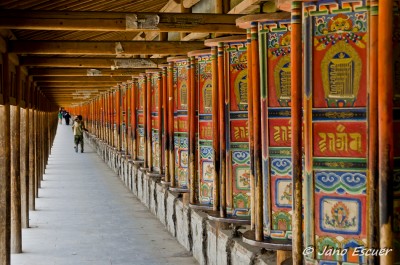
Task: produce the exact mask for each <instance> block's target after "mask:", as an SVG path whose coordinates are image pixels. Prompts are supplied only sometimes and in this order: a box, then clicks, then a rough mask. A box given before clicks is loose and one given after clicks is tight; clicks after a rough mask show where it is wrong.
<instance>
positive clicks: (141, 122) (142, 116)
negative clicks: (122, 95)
mask: <svg viewBox="0 0 400 265" xmlns="http://www.w3.org/2000/svg"><path fill="white" fill-rule="evenodd" d="M146 82H147V80H146V75H144V74H141V75H140V76H139V77H138V79H137V93H136V95H137V97H136V117H137V120H136V133H137V137H136V144H137V147H136V150H137V160H139V161H141V162H142V163H144V161H145V157H146V131H145V130H146V111H145V109H146V104H145V96H146ZM144 167H146V166H144Z"/></svg>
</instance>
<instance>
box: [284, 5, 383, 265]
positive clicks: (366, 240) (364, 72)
mask: <svg viewBox="0 0 400 265" xmlns="http://www.w3.org/2000/svg"><path fill="white" fill-rule="evenodd" d="M300 6H301V3H300ZM300 6H299V7H300ZM301 10H303V12H301ZM302 14H304V18H303V22H302V26H303V28H304V29H305V30H304V31H303V32H304V35H303V40H304V54H303V58H305V61H304V67H303V78H304V91H303V98H304V153H305V163H304V176H303V179H304V180H303V185H304V190H303V198H304V211H303V216H304V226H303V227H304V231H303V238H304V241H305V242H304V244H303V245H304V246H314V247H315V251H314V252H313V253H309V254H307V255H305V260H306V264H315V262H319V264H327V263H329V262H330V263H332V262H346V264H360V263H365V262H366V259H367V256H366V255H357V249H360V248H372V247H374V242H373V241H372V240H371V238H370V236H369V234H370V233H372V234H376V228H374V224H373V223H371V222H368V221H367V220H368V219H369V218H370V217H371V216H373V215H374V211H375V209H374V207H376V205H374V204H372V203H371V200H370V196H376V193H375V192H374V189H376V187H374V186H373V185H371V184H372V183H373V182H374V179H375V178H377V177H378V176H376V175H375V176H374V175H372V174H369V170H368V168H369V166H370V164H371V163H372V160H371V159H370V154H369V153H368V152H377V150H376V148H375V147H374V146H373V145H371V144H370V140H373V139H371V138H373V136H372V134H371V132H370V131H369V129H368V128H369V124H374V123H375V120H373V118H371V117H373V115H374V113H375V111H376V109H375V108H370V107H369V105H370V104H369V103H370V102H369V100H371V98H370V95H371V93H374V89H376V87H374V86H371V85H370V84H369V82H368V79H369V76H370V74H372V72H371V68H370V67H368V64H369V52H370V51H371V50H370V49H371V43H370V40H369V34H370V25H369V19H370V12H369V8H368V6H366V3H365V2H362V1H359V2H350V1H338V2H337V3H336V2H335V5H332V3H328V2H325V1H316V2H307V3H306V2H305V3H304V4H303V9H300V12H299V17H300V18H301V16H302ZM296 22H297V21H296ZM298 23H300V21H298ZM300 33H301V31H300ZM372 69H373V68H372ZM292 70H293V69H292ZM375 117H376V116H375ZM376 199H377V198H376ZM385 206H386V205H381V206H380V207H385ZM381 210H383V209H381ZM329 249H331V250H339V251H329ZM340 250H346V251H345V252H340Z"/></svg>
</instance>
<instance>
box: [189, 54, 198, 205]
mask: <svg viewBox="0 0 400 265" xmlns="http://www.w3.org/2000/svg"><path fill="white" fill-rule="evenodd" d="M195 67H196V66H195V57H194V56H192V57H190V58H189V76H188V77H189V78H188V83H189V84H188V86H189V91H188V103H189V104H188V122H189V191H190V192H189V203H190V204H195V203H196V192H195V187H196V182H197V175H196V167H195V163H196V161H195V153H196V147H195V145H196V124H195V123H196V109H195V91H196V90H197V89H196V86H195V71H196V68H195Z"/></svg>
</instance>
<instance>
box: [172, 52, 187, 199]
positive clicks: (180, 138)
mask: <svg viewBox="0 0 400 265" xmlns="http://www.w3.org/2000/svg"><path fill="white" fill-rule="evenodd" d="M167 61H168V64H169V66H168V67H169V70H168V75H169V76H168V78H170V82H169V84H168V85H169V88H168V89H173V106H172V108H173V110H174V112H173V116H172V115H170V117H168V118H169V120H170V121H171V119H172V120H173V128H170V130H173V131H172V134H171V133H170V145H171V144H172V143H173V144H172V146H173V150H174V153H173V155H170V157H169V159H170V162H171V161H174V163H173V166H172V167H171V169H172V168H174V172H173V175H172V177H171V179H170V181H171V184H170V190H172V191H176V192H184V193H186V192H189V152H188V149H189V124H188V123H189V120H188V104H189V60H188V58H187V57H170V58H168V59H167ZM171 85H172V87H170V86H171ZM169 95H170V94H169ZM170 100H171V98H170ZM169 107H171V106H169ZM170 113H171V112H170ZM170 125H171V122H170ZM172 137H173V141H171V140H172V139H171V138H172ZM171 164H172V163H170V165H171ZM170 176H171V172H170Z"/></svg>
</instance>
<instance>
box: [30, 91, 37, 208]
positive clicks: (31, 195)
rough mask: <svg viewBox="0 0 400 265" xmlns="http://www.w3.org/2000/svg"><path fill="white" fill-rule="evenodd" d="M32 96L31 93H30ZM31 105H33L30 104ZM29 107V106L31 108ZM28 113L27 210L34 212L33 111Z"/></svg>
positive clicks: (31, 109)
mask: <svg viewBox="0 0 400 265" xmlns="http://www.w3.org/2000/svg"><path fill="white" fill-rule="evenodd" d="M32 94H33V92H32ZM31 104H32V105H33V103H31ZM32 105H31V106H32ZM28 112H29V121H30V122H29V124H28V126H29V133H28V134H29V139H30V140H29V210H31V211H34V210H35V198H36V197H35V189H36V188H35V172H36V170H35V110H34V109H33V108H30V109H29V110H28Z"/></svg>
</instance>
